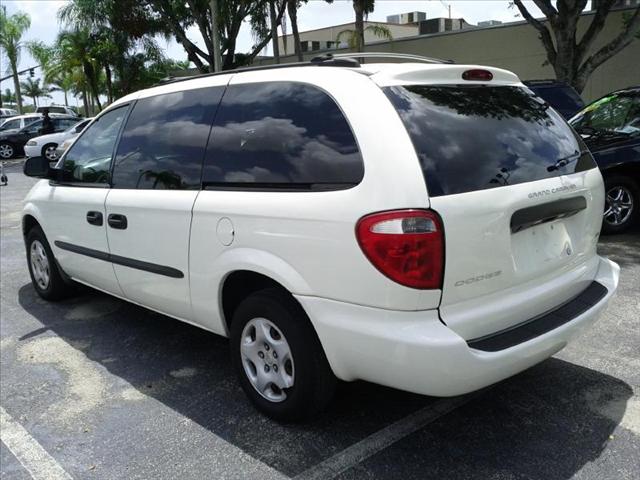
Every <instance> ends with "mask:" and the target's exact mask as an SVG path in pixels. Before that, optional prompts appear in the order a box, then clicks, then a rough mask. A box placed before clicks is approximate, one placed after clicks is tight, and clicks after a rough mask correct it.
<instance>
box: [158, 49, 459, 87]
mask: <svg viewBox="0 0 640 480" xmlns="http://www.w3.org/2000/svg"><path fill="white" fill-rule="evenodd" d="M360 58H393V59H400V60H408V61H414V62H423V63H454V62H453V61H452V60H442V59H439V58H431V57H422V56H420V55H411V54H409V53H382V52H359V53H336V54H331V53H327V54H326V55H320V56H317V57H313V58H312V59H311V61H309V62H295V63H279V64H275V65H259V66H257V67H243V68H237V69H235V70H223V71H221V72H211V73H202V74H199V75H189V76H187V77H167V78H163V79H162V80H160V81H159V82H158V83H157V84H156V85H167V84H169V83H176V82H185V81H187V80H193V79H195V78H204V77H213V76H216V75H227V74H229V73H240V72H254V71H260V70H274V69H277V68H291V67H314V66H315V67H317V66H323V67H347V68H358V67H359V66H360V62H359V61H358V59H360Z"/></svg>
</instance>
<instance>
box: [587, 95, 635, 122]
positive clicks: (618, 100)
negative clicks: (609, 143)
mask: <svg viewBox="0 0 640 480" xmlns="http://www.w3.org/2000/svg"><path fill="white" fill-rule="evenodd" d="M632 105H633V98H632V97H629V96H616V95H613V96H610V97H606V98H603V99H602V100H600V101H599V102H597V103H596V104H594V105H592V106H591V108H590V110H588V111H587V112H585V113H584V116H583V118H582V119H580V120H579V121H578V122H577V126H578V127H590V128H594V129H596V130H617V129H621V128H624V126H625V124H626V123H627V119H628V117H629V112H630V110H631V108H632Z"/></svg>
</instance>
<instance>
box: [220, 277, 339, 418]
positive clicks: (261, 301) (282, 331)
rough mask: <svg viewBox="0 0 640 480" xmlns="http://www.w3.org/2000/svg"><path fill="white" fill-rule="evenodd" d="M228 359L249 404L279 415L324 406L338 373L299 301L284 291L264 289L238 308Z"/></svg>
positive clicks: (303, 415)
mask: <svg viewBox="0 0 640 480" xmlns="http://www.w3.org/2000/svg"><path fill="white" fill-rule="evenodd" d="M231 361H232V364H233V366H234V369H235V370H236V373H237V375H238V378H239V381H240V385H241V386H242V389H243V390H244V392H245V393H246V394H247V396H248V397H249V398H250V400H251V401H252V402H253V404H254V405H255V406H256V407H257V408H258V410H260V411H261V412H263V413H264V414H266V415H267V416H269V417H271V418H273V419H275V420H279V421H300V420H304V419H307V418H310V417H312V416H314V415H315V414H317V413H319V412H320V411H322V410H323V409H324V408H325V407H326V406H327V404H328V403H329V401H330V400H331V398H332V397H333V393H334V391H335V386H336V378H335V377H334V375H333V372H332V371H331V368H330V367H329V363H328V362H327V359H326V356H325V354H324V351H323V349H322V346H321V345H320V341H319V340H318V337H317V336H316V334H315V331H314V330H313V328H312V326H311V323H310V321H309V319H308V317H307V316H306V314H305V313H304V311H303V310H302V307H300V305H299V304H298V303H297V302H296V301H295V299H294V298H293V297H292V296H291V295H290V294H288V293H286V292H284V291H281V290H279V289H275V288H273V289H271V288H270V289H265V290H261V291H259V292H256V293H253V294H251V295H250V296H249V297H247V298H246V299H245V300H244V301H243V302H242V303H241V304H240V305H239V306H238V308H237V309H236V311H235V313H234V316H233V322H232V324H231Z"/></svg>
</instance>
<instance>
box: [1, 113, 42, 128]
mask: <svg viewBox="0 0 640 480" xmlns="http://www.w3.org/2000/svg"><path fill="white" fill-rule="evenodd" d="M41 118H42V115H40V114H39V113H29V114H27V115H18V116H17V117H11V118H8V119H6V120H4V121H2V120H0V131H6V130H20V129H21V128H24V127H26V126H27V125H29V124H30V123H32V122H35V121H36V120H40V119H41Z"/></svg>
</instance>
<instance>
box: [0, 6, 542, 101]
mask: <svg viewBox="0 0 640 480" xmlns="http://www.w3.org/2000/svg"><path fill="white" fill-rule="evenodd" d="M0 3H2V4H3V5H5V6H6V8H7V13H8V14H9V15H11V14H12V13H15V12H17V11H23V12H26V13H28V14H29V16H30V17H31V28H30V29H29V31H28V32H27V34H26V35H25V37H24V40H25V41H28V40H41V41H43V42H45V43H48V44H51V43H53V41H54V40H55V38H56V35H57V34H58V32H59V31H60V30H61V29H63V27H64V26H63V25H61V24H60V23H59V22H58V20H57V12H58V9H59V8H60V7H61V6H62V5H64V4H65V3H66V1H64V0H0ZM525 4H527V7H528V8H529V11H530V12H531V13H532V14H533V15H535V16H541V13H540V11H539V10H538V9H537V8H536V7H535V5H533V2H531V1H527V2H525ZM445 5H450V6H451V15H452V17H453V18H459V17H462V18H464V19H465V20H466V21H467V22H469V23H472V24H476V23H477V22H479V21H483V20H500V21H502V22H511V21H519V20H522V18H521V17H519V16H518V15H517V13H518V12H517V9H509V8H508V6H509V1H508V0H489V1H488V0H453V1H449V2H446V1H442V2H441V1H439V0H420V1H418V0H414V1H404V0H376V3H375V11H374V12H373V13H372V14H370V15H369V20H378V21H386V17H387V15H392V14H396V13H405V12H414V11H420V12H426V13H427V18H435V17H446V16H447V15H448V9H447V7H446V6H445ZM353 17H354V13H353V7H352V2H351V0H335V1H334V3H332V4H328V3H326V2H325V1H323V0H310V1H309V2H308V3H307V4H303V5H302V7H301V8H300V10H299V13H298V25H299V29H300V31H304V30H312V29H315V28H321V27H327V26H331V25H339V24H342V23H348V22H351V21H353ZM290 30H291V27H289V33H290ZM187 35H188V36H189V38H190V39H191V40H192V41H194V42H195V43H196V44H198V45H199V46H201V47H203V46H204V43H203V41H202V38H201V37H200V34H199V32H198V30H197V29H196V28H193V29H190V30H188V31H187ZM159 44H160V45H161V46H162V47H164V48H165V50H166V55H167V57H170V58H174V59H176V60H186V53H185V52H184V50H183V49H182V47H181V46H180V45H179V44H177V43H176V42H175V41H169V42H167V41H165V40H164V39H160V40H159ZM252 44H253V40H252V38H251V31H250V29H249V27H248V25H245V26H244V27H243V28H242V30H241V32H240V36H239V38H238V47H237V51H238V52H243V51H248V50H250V48H251V45H252ZM0 53H1V52H0ZM263 53H264V54H269V53H271V52H270V50H269V48H267V49H266V50H265V51H264V52H263ZM0 57H1V58H0V62H1V64H0V76H5V75H7V73H5V72H7V70H8V65H7V61H6V58H5V57H4V55H0ZM34 65H36V62H35V61H34V60H33V59H32V58H31V56H30V55H29V54H28V52H26V50H24V51H23V52H22V54H21V58H20V69H21V70H22V69H25V68H29V67H31V66H34ZM35 76H36V77H39V76H41V73H40V71H39V70H36V74H35ZM22 78H24V77H22ZM0 88H1V89H2V91H4V90H5V89H6V88H10V89H11V90H13V81H12V80H5V81H4V82H2V84H0ZM25 100H26V102H27V103H29V102H30V100H28V99H25ZM45 102H46V101H45ZM51 102H52V103H63V96H62V94H61V93H53V98H52V100H51ZM71 103H72V104H73V105H76V100H75V99H74V100H72V101H71Z"/></svg>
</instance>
